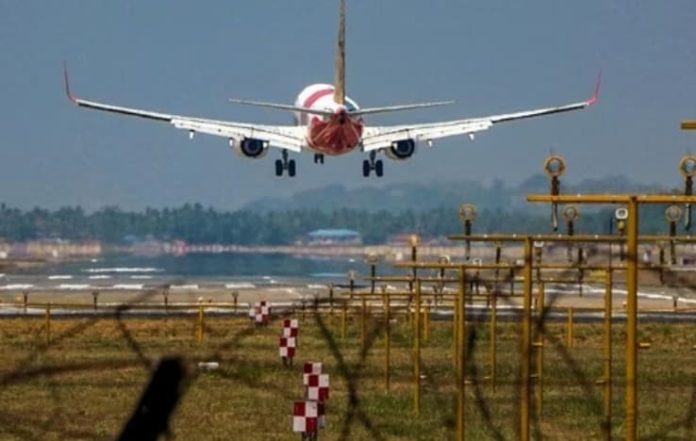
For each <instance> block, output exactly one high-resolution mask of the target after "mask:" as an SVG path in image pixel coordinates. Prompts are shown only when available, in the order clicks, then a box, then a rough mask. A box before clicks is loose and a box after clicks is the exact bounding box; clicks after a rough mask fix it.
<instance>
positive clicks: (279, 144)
mask: <svg viewBox="0 0 696 441" xmlns="http://www.w3.org/2000/svg"><path fill="white" fill-rule="evenodd" d="M345 16H346V2H345V0H340V3H339V26H338V44H337V48H336V60H335V70H334V74H335V78H334V84H333V85H332V84H312V85H310V86H308V87H306V88H304V89H303V90H302V91H301V92H300V94H299V95H298V96H297V99H296V101H295V103H294V104H293V105H288V104H277V103H270V102H262V101H249V100H240V99H229V101H230V102H232V103H237V104H243V105H251V106H257V107H264V108H270V109H277V110H284V111H290V112H294V119H295V124H294V125H262V124H251V123H242V122H233V121H222V120H214V119H206V118H199V117H190V116H183V115H176V114H169V113H161V112H155V111H150V110H142V109H136V108H130V107H121V106H116V105H112V104H106V103H102V102H97V101H90V100H86V99H82V98H78V97H76V96H74V95H73V94H72V92H71V90H70V83H69V80H68V70H67V65H66V66H65V69H64V75H65V92H66V94H67V96H68V99H69V100H70V101H71V102H72V103H74V104H76V105H77V106H80V107H85V108H88V109H96V110H102V111H106V112H113V113H119V114H122V115H129V116H137V117H141V118H146V119H150V120H155V121H162V122H167V123H169V124H171V125H172V126H174V127H175V128H177V129H181V130H187V131H188V132H189V137H190V138H191V139H193V137H194V135H195V134H196V133H204V134H208V135H213V136H219V137H223V138H227V139H228V142H229V145H230V147H231V148H232V150H234V151H236V152H238V153H239V154H241V155H242V156H243V157H246V158H253V159H259V158H262V157H264V156H265V155H266V154H267V153H268V151H269V149H270V148H271V147H272V148H274V149H278V150H280V154H281V158H280V159H277V160H276V161H275V174H276V176H282V175H283V174H284V172H287V175H288V176H290V177H294V176H295V174H296V165H295V160H294V159H289V154H288V152H292V153H301V152H302V151H305V150H306V151H310V152H312V153H314V163H315V164H323V163H324V159H325V156H340V155H344V154H346V153H349V152H352V151H354V150H360V151H362V152H363V153H366V154H367V155H368V158H367V159H365V160H363V168H362V172H363V176H364V177H369V176H370V174H371V172H373V171H374V174H375V175H376V176H377V177H382V176H383V174H384V165H383V163H382V160H381V159H377V154H378V153H383V154H384V155H385V156H386V157H387V158H389V159H392V160H398V161H401V160H406V159H409V158H411V157H412V156H413V155H414V154H415V152H416V145H417V144H419V143H422V142H425V143H426V144H427V145H428V146H429V147H432V146H433V141H434V140H436V139H440V138H445V137H450V136H457V135H468V136H469V138H470V139H471V140H473V139H474V135H475V133H477V132H480V131H484V130H487V129H489V128H490V127H492V126H493V125H495V124H498V123H502V122H508V121H515V120H519V119H525V118H533V117H537V116H542V115H550V114H554V113H563V112H570V111H574V110H580V109H584V108H585V107H588V106H591V105H593V104H594V103H595V102H596V101H597V98H598V95H599V86H600V83H601V71H600V74H599V76H598V78H597V83H596V86H595V89H594V93H593V95H592V97H591V98H590V99H588V100H585V101H580V102H575V103H571V104H565V105H561V106H557V107H546V108H540V109H534V110H526V111H519V112H513V113H504V114H499V115H490V116H485V117H479V118H468V119H459V120H452V121H444V122H434V123H426V124H405V125H394V126H370V125H367V124H366V123H365V121H364V119H363V117H364V116H368V115H375V114H382V113H389V112H399V111H404V110H413V109H423V108H430V107H435V106H442V105H445V104H451V103H452V101H440V102H429V103H418V104H405V105H395V106H386V107H373V108H360V107H359V106H358V104H357V103H356V102H355V101H354V100H353V99H351V98H350V97H348V96H347V95H346V81H345V66H346V63H345V34H346V27H345Z"/></svg>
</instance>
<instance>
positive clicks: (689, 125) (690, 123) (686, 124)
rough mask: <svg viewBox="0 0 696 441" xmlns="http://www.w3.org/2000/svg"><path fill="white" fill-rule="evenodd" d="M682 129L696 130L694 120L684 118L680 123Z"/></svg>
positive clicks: (695, 121)
mask: <svg viewBox="0 0 696 441" xmlns="http://www.w3.org/2000/svg"><path fill="white" fill-rule="evenodd" d="M681 128H682V130H696V120H684V121H682V123H681Z"/></svg>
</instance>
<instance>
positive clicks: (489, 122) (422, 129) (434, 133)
mask: <svg viewBox="0 0 696 441" xmlns="http://www.w3.org/2000/svg"><path fill="white" fill-rule="evenodd" d="M600 80H601V74H600V78H599V79H598V80H597V85H596V86H595V90H594V94H593V95H592V97H591V98H590V99H588V100H586V101H580V102H577V103H571V104H566V105H563V106H558V107H546V108H541V109H534V110H525V111H521V112H514V113H503V114H500V115H490V116H485V117H481V118H469V119H460V120H455V121H445V122H436V123H429V124H414V125H401V126H384V127H369V126H368V127H365V129H364V133H363V139H362V146H363V151H365V152H370V151H374V150H381V149H384V148H389V147H390V146H391V145H392V143H394V142H397V141H403V140H406V139H412V140H414V141H416V142H419V141H428V142H429V141H432V140H435V139H440V138H446V137H449V136H457V135H470V136H473V134H474V133H476V132H481V131H484V130H488V129H489V128H490V127H491V126H493V125H494V124H498V123H502V122H507V121H515V120H519V119H525V118H534V117H537V116H543V115H551V114H554V113H563V112H570V111H573V110H580V109H584V108H585V107H588V106H591V105H592V104H594V103H595V102H596V101H597V98H598V95H599V85H600Z"/></svg>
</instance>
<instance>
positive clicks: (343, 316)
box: [341, 300, 348, 340]
mask: <svg viewBox="0 0 696 441" xmlns="http://www.w3.org/2000/svg"><path fill="white" fill-rule="evenodd" d="M342 307H343V311H341V340H345V339H346V321H347V318H348V301H347V300H344V301H343V305H342Z"/></svg>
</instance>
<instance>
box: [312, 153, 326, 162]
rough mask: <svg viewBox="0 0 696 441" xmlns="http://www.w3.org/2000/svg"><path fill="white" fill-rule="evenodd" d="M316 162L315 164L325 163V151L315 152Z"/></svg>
mask: <svg viewBox="0 0 696 441" xmlns="http://www.w3.org/2000/svg"><path fill="white" fill-rule="evenodd" d="M314 163H315V164H323V163H324V154H323V153H315V154H314Z"/></svg>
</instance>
